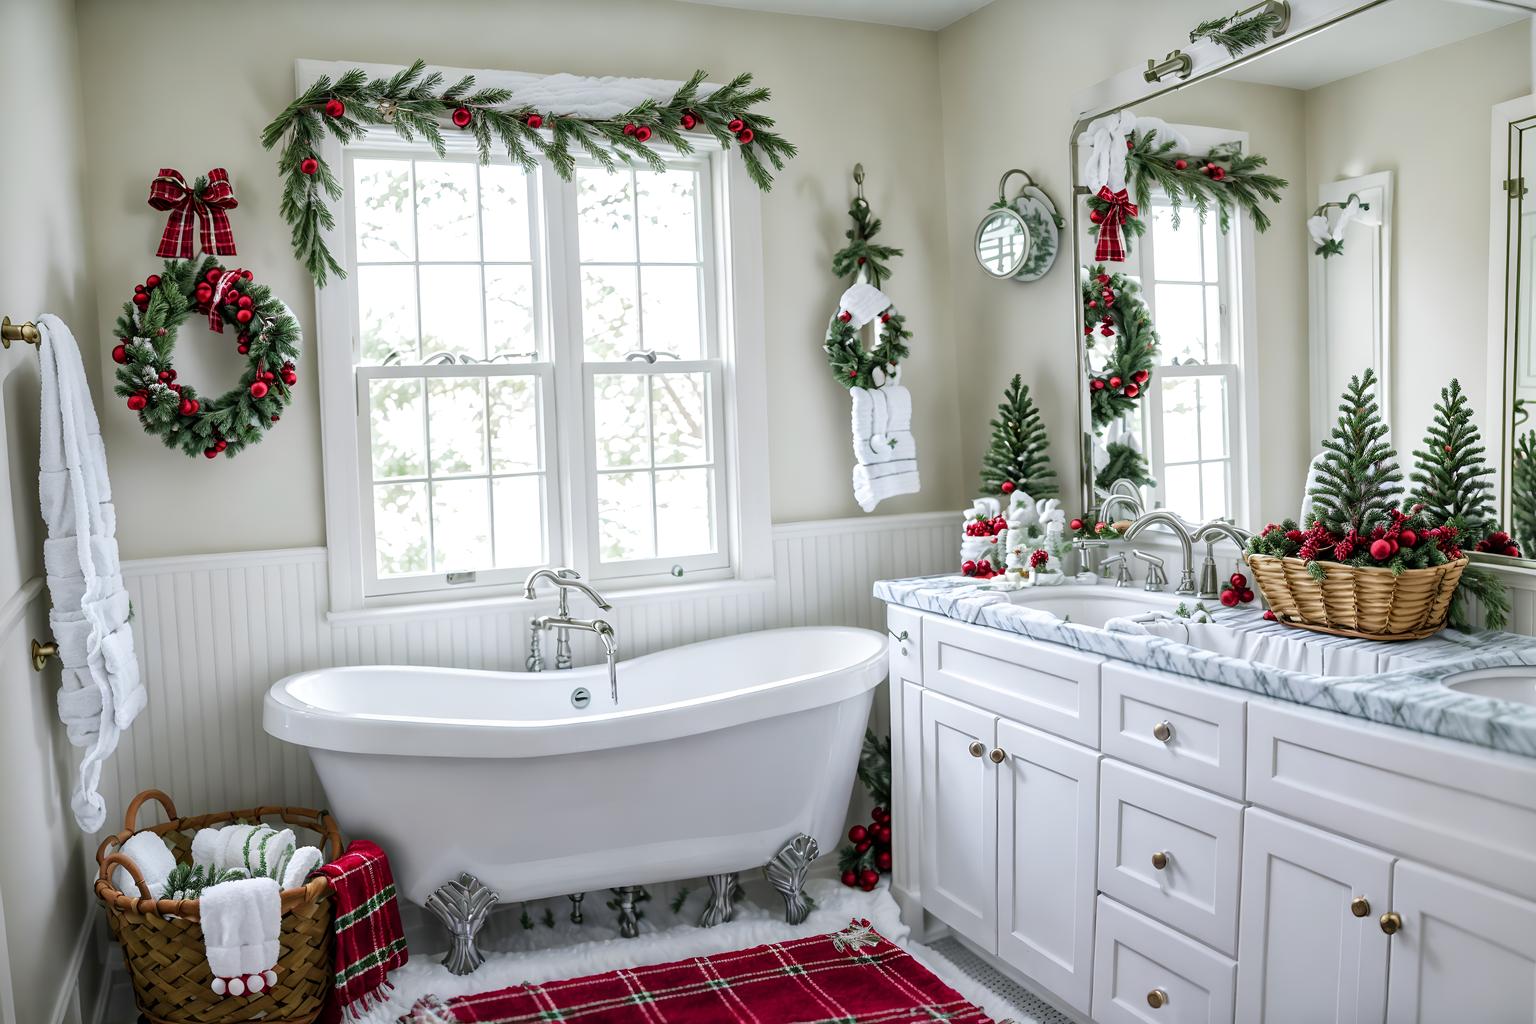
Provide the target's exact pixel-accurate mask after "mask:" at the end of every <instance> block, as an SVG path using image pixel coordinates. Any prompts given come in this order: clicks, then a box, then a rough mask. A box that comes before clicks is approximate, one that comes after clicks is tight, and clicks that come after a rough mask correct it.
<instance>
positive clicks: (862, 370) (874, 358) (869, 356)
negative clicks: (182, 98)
mask: <svg viewBox="0 0 1536 1024" xmlns="http://www.w3.org/2000/svg"><path fill="white" fill-rule="evenodd" d="M906 324H907V321H906V318H905V317H903V316H902V315H901V314H900V313H898V312H896V307H895V306H888V307H886V309H885V311H884V312H882V313H881V314H880V339H879V341H878V342H877V343H876V345H875V347H874V348H872V349H868V350H866V349H865V348H864V344H863V342H862V341H860V340H859V328H858V327H857V326H855V324H854V322H853V313H851V312H850V311H848V310H846V309H845V310H842V311H841V312H839V313H838V314H837V315H836V316H834V317H833V318H832V321H831V323H829V324H828V325H827V340H826V342H825V343H823V345H822V348H823V349H825V350H826V353H827V362H828V363H829V364H831V366H832V372H833V374H834V375H835V376H836V377H837V380H838V382H839V383H841V384H842V385H843V387H845V388H877V387H879V386H880V385H882V384H884V383H885V382H886V380H888V379H889V378H890V376H891V375H892V374H893V373H895V372H896V364H898V363H899V362H901V361H902V360H903V359H905V358H906V357H907V339H908V338H910V337H912V332H911V331H909V330H907V327H906ZM877 373H878V374H879V377H878V379H877V378H876V376H875V375H876V374H877Z"/></svg>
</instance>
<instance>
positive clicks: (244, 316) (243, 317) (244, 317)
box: [235, 309, 256, 324]
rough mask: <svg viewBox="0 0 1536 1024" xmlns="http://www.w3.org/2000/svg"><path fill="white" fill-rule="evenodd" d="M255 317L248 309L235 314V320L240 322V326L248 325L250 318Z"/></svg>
mask: <svg viewBox="0 0 1536 1024" xmlns="http://www.w3.org/2000/svg"><path fill="white" fill-rule="evenodd" d="M255 315H256V314H255V313H253V312H252V311H251V310H249V309H242V310H240V311H239V312H237V313H236V314H235V319H236V320H238V321H240V322H241V323H242V324H248V323H250V322H251V318H252V317H254V316H255Z"/></svg>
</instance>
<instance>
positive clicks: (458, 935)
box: [427, 872, 501, 974]
mask: <svg viewBox="0 0 1536 1024" xmlns="http://www.w3.org/2000/svg"><path fill="white" fill-rule="evenodd" d="M500 899H501V897H500V896H498V895H497V894H496V893H495V892H494V891H493V890H491V889H487V888H486V887H485V886H484V885H483V884H481V882H480V879H478V878H476V877H475V876H474V875H471V874H469V873H468V872H465V873H463V874H461V875H459V877H458V878H456V879H455V880H453V881H451V882H448V883H446V884H444V885H440V886H438V887H437V889H435V890H434V891H433V893H432V895H430V896H428V897H427V909H428V910H430V911H432V913H433V914H435V915H436V916H437V919H438V920H439V921H441V922H442V923H443V927H445V928H447V929H448V935H449V938H450V939H451V940H452V945H450V946H449V947H448V955H447V956H445V957H443V966H445V967H447V968H448V970H449V972H450V973H452V974H469V973H470V972H471V971H474V970H475V969H476V968H478V967H479V966H480V965H481V964H483V963H485V956H484V954H482V953H481V952H480V947H479V946H477V945H475V936H476V935H478V934H479V933H480V929H481V928H482V927H483V926H484V925H485V921H486V918H488V917H490V915H491V911H492V910H494V909H495V907H496V904H497V902H499V901H500Z"/></svg>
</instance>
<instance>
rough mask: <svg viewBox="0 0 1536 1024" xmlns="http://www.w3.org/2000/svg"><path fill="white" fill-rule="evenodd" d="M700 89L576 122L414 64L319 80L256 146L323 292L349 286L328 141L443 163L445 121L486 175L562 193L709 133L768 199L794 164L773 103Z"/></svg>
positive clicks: (761, 92) (699, 75)
mask: <svg viewBox="0 0 1536 1024" xmlns="http://www.w3.org/2000/svg"><path fill="white" fill-rule="evenodd" d="M704 78H705V72H703V71H696V72H694V74H693V77H691V78H689V79H688V81H686V82H684V83H683V84H682V86H681V87H680V88H679V89H678V90H677V92H675V93H673V94H672V97H671V98H670V99H668V100H666V101H665V102H660V101H656V100H647V101H645V102H644V103H641V104H639V105H638V106H635V107H633V108H631V109H630V110H628V111H626V112H625V113H624V114H622V115H619V116H616V117H580V116H576V115H571V114H563V113H558V112H555V111H539V110H535V109H533V108H532V107H531V106H528V105H526V104H519V103H517V101H516V99H515V97H514V96H513V93H512V90H510V89H505V88H499V87H488V88H481V89H476V88H475V78H474V76H473V75H465V76H464V77H463V78H461V79H459V80H458V81H457V82H455V83H453V84H452V85H449V86H446V87H445V86H444V84H443V76H442V74H441V73H440V72H436V71H433V72H430V73H429V72H428V71H427V66H426V63H425V62H424V61H420V60H418V61H416V62H415V63H414V64H412V65H411V66H410V67H408V68H406V69H404V70H402V71H399V72H397V73H396V74H394V75H391V76H389V77H387V78H372V79H370V78H369V77H368V74H367V72H365V71H363V69H362V68H352V69H351V70H349V71H347V72H345V73H343V74H342V75H340V76H339V77H337V78H335V79H334V80H333V79H332V78H331V77H330V76H328V75H323V76H321V77H320V78H319V79H317V80H316V81H315V83H314V84H313V85H311V86H310V87H309V88H308V89H306V90H305V91H304V93H303V94H302V95H301V96H299V97H298V98H297V99H295V100H294V101H293V102H292V103H290V104H289V105H288V106H287V108H286V109H285V110H283V112H282V113H281V114H279V115H278V116H277V117H275V118H273V120H272V122H271V123H270V124H268V125H267V127H266V129H265V130H264V131H263V132H262V136H261V144H262V145H263V146H264V147H266V148H267V149H269V150H270V149H274V148H279V147H280V152H279V155H278V161H277V168H278V172H279V174H281V175H282V178H283V183H284V188H283V199H282V214H283V218H284V219H285V220H286V221H287V222H288V226H289V227H290V228H291V229H292V232H293V252H294V255H295V256H297V257H298V258H299V260H300V262H302V263H303V264H304V266H305V267H306V268H307V269H308V270H309V273H310V276H311V277H313V278H314V279H315V283H316V284H319V285H324V284H325V282H326V280H327V279H328V277H329V276H330V275H332V274H334V275H335V276H337V277H345V276H346V272H345V271H344V270H343V269H342V266H341V264H340V263H339V262H337V260H336V258H335V257H334V256H333V255H332V254H331V251H330V249H329V248H328V247H327V246H326V244H325V238H324V232H325V231H326V230H327V229H329V228H331V227H333V226H334V224H335V215H334V214H333V213H332V212H331V208H330V205H329V203H332V202H338V201H340V199H341V197H342V185H341V182H340V181H339V180H338V178H337V177H336V172H335V169H333V168H332V167H331V166H330V165H329V164H327V163H326V161H325V158H324V157H323V156H322V155H321V142H322V141H323V140H324V139H325V137H326V135H327V134H330V135H332V136H334V137H336V138H337V139H339V140H340V141H341V142H343V143H347V142H352V141H354V140H356V139H359V138H361V137H362V136H363V135H364V134H365V133H366V132H367V130H368V128H369V127H370V126H374V125H390V126H392V127H393V128H394V130H395V133H396V134H397V135H399V136H400V137H401V138H402V139H405V140H406V141H408V142H409V141H413V140H414V139H416V138H418V137H420V138H423V139H425V140H426V141H427V142H428V144H430V145H431V146H432V148H433V150H434V151H436V153H437V154H438V155H439V156H443V155H445V154H446V147H445V145H444V142H443V128H444V127H445V126H444V124H443V119H444V118H447V120H448V122H449V123H451V124H452V125H453V126H454V127H456V128H458V129H459V130H461V131H466V132H468V133H470V135H471V136H473V138H474V141H475V146H476V148H477V149H478V150H479V154H480V161H481V162H482V163H489V162H490V159H491V153H492V151H493V150H494V149H496V148H500V149H502V150H504V151H505V152H506V155H507V157H508V158H509V159H510V160H512V161H513V162H514V163H517V164H520V165H522V166H523V167H525V168H527V169H529V170H533V169H535V168H536V167H537V165H538V158H539V157H540V156H543V157H544V158H546V159H548V160H549V161H550V163H551V164H552V165H553V167H554V169H555V172H556V173H558V174H559V175H560V177H561V178H563V179H565V180H567V181H569V180H570V178H571V176H572V174H573V173H574V172H575V169H576V159H577V155H578V154H585V155H586V156H588V157H590V158H591V159H593V160H595V161H596V162H597V163H598V164H600V165H602V166H603V167H605V168H608V169H609V170H612V169H614V168H615V167H616V166H617V165H618V164H619V163H624V164H632V163H634V162H636V161H639V162H641V163H644V164H646V165H647V166H649V167H650V168H652V169H653V170H657V171H661V170H665V169H666V162H665V161H664V160H663V159H662V157H661V155H660V154H659V153H658V152H657V151H656V150H655V149H654V148H652V147H651V146H650V145H649V144H648V143H649V142H650V140H651V139H652V137H655V138H656V139H658V140H659V141H660V142H662V143H665V144H666V145H668V146H670V147H672V148H673V149H674V150H676V151H677V152H679V153H691V152H693V145H692V143H691V142H689V139H688V134H687V133H689V132H692V131H700V132H708V133H709V134H710V135H712V136H713V137H714V138H715V139H716V140H717V141H718V142H719V143H720V144H721V145H722V146H724V147H727V148H729V147H730V145H731V143H732V142H733V141H734V142H735V143H736V144H737V146H738V147H739V148H740V151H741V156H742V161H743V163H744V164H745V166H746V170H747V173H748V175H750V176H751V178H752V180H753V182H754V183H755V184H756V185H757V187H758V188H760V189H762V190H763V191H765V192H766V191H768V189H769V188H771V187H772V185H773V173H772V171H777V170H782V169H783V167H784V165H785V162H786V161H788V160H789V159H790V158H791V157H793V156H794V155H795V152H796V150H795V146H794V145H793V144H792V143H790V142H788V141H787V140H786V139H784V138H783V137H782V136H780V135H779V134H777V133H776V132H774V131H773V130H772V129H773V125H774V121H773V118H771V117H768V116H766V115H764V114H762V113H758V112H757V111H756V108H758V107H760V106H761V105H762V104H763V103H765V102H767V100H768V98H769V91H768V90H767V89H764V88H761V87H754V86H753V85H752V76H751V75H750V74H741V75H737V76H736V77H735V78H733V79H732V80H731V81H730V82H729V83H727V84H726V85H724V86H722V87H720V88H719V89H716V90H714V91H712V92H708V93H706V92H703V91H702V87H703V84H704ZM770 167H771V168H772V170H770V169H769V168H770Z"/></svg>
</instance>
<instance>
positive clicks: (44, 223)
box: [0, 0, 100, 1024]
mask: <svg viewBox="0 0 1536 1024" xmlns="http://www.w3.org/2000/svg"><path fill="white" fill-rule="evenodd" d="M0 39H4V40H6V53H5V58H4V59H3V60H0V124H3V125H4V126H5V131H6V141H7V144H8V145H10V146H12V147H13V152H12V154H11V155H10V156H9V157H8V158H7V159H6V160H4V161H0V234H3V238H0V313H4V314H6V315H9V316H10V317H11V318H12V319H13V320H16V319H21V320H30V319H33V318H35V317H36V316H37V314H39V313H42V312H45V311H46V312H54V313H58V314H59V315H60V316H62V317H64V318H65V319H66V320H67V321H68V322H69V323H70V324H72V325H73V326H74V328H75V330H76V331H77V332H78V333H79V334H80V335H81V337H82V340H83V342H84V343H85V344H86V346H87V348H88V352H90V353H94V351H95V345H94V341H93V339H94V335H95V331H94V324H95V309H94V299H93V296H92V295H91V292H90V287H89V284H88V281H89V280H90V279H89V276H88V274H87V267H86V265H85V262H84V260H83V258H82V254H83V253H84V252H85V250H86V245H85V227H84V223H85V222H84V217H83V216H82V212H81V195H82V186H83V178H84V161H85V156H84V147H83V140H82V138H81V133H80V121H79V118H78V116H77V115H76V113H75V112H76V111H78V110H79V108H80V89H79V77H78V59H77V49H76V39H75V27H74V10H73V4H72V3H70V2H69V0H0ZM39 97H46V98H47V102H43V103H40V102H37V100H38V98H39ZM18 150H20V151H24V152H25V153H27V154H30V155H31V158H28V157H24V156H20V155H18V154H17V151H18ZM88 358H89V356H88ZM37 417H38V366H37V350H36V349H34V348H32V347H31V346H28V345H12V347H11V349H10V350H9V351H0V508H4V509H6V510H7V511H8V512H9V517H8V519H7V524H8V525H7V529H6V530H5V531H4V532H3V534H0V692H3V693H4V694H5V695H6V704H5V713H4V714H3V715H0V779H4V780H5V784H4V785H3V786H0V821H3V822H4V823H5V827H4V828H3V829H0V1022H4V1024H54V1022H57V1021H68V1022H80V1021H81V1020H82V1019H84V1018H85V1017H86V1016H88V1015H89V1014H90V1012H91V1011H92V1009H93V1007H94V1004H95V999H96V995H97V992H98V989H99V985H100V963H99V961H98V959H97V954H98V947H97V944H96V943H94V942H86V943H85V945H84V948H83V954H84V961H83V965H84V967H85V969H84V971H83V972H82V973H81V974H80V976H78V977H77V976H76V975H75V974H74V971H75V970H76V969H78V968H80V967H81V966H82V961H77V960H76V958H75V953H76V951H77V949H80V948H81V939H82V927H83V926H85V925H86V924H87V922H91V921H94V915H95V914H96V912H97V911H96V907H95V906H94V904H93V903H92V901H91V899H90V896H89V892H88V888H87V883H86V864H87V859H88V857H87V849H86V844H85V841H84V840H83V839H82V837H81V836H80V834H79V832H78V831H77V830H76V828H75V824H74V821H73V819H72V818H71V817H70V814H69V799H68V793H69V786H70V765H71V762H72V760H73V757H72V755H73V753H74V752H73V750H72V749H71V748H70V747H69V745H68V742H67V741H66V739H65V737H64V731H63V728H62V727H61V726H60V725H59V723H58V719H57V718H56V717H55V715H54V690H55V688H56V687H57V686H58V672H57V670H52V671H49V672H46V673H44V674H42V675H38V674H36V673H34V672H32V670H31V667H30V664H29V663H28V662H27V660H26V658H27V653H28V641H29V640H30V639H31V637H33V636H38V637H45V636H46V635H47V628H48V627H47V620H46V614H45V608H46V606H45V604H44V602H43V601H42V600H41V598H40V596H39V587H38V582H37V579H36V577H37V575H38V573H39V572H40V571H41V564H40V562H41V558H40V553H41V546H42V538H41V523H40V520H39V518H38V512H37V507H38V506H37ZM94 848H95V847H94V844H92V846H91V849H94Z"/></svg>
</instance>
